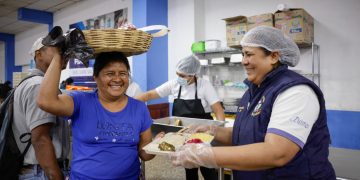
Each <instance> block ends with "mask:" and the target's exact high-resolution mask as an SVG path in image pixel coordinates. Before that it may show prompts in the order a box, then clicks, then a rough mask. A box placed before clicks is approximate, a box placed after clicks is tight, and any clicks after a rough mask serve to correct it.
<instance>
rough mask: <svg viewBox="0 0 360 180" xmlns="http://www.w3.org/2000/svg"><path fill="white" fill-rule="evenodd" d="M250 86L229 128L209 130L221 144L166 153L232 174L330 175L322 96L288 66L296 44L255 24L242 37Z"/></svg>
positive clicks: (296, 53) (204, 128) (182, 163)
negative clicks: (228, 169) (228, 170)
mask: <svg viewBox="0 0 360 180" xmlns="http://www.w3.org/2000/svg"><path fill="white" fill-rule="evenodd" d="M241 46H242V52H243V60H242V64H243V66H244V68H245V70H246V72H247V79H246V80H245V83H246V84H247V85H248V86H249V89H248V91H247V92H246V93H245V94H244V96H243V97H242V99H241V102H240V104H239V107H238V113H237V116H236V120H235V123H234V127H233V128H222V127H216V126H214V125H212V126H206V125H201V126H197V127H196V126H194V127H192V128H191V130H190V132H202V131H210V132H211V133H212V134H213V135H214V136H215V140H216V141H218V142H219V143H222V144H223V145H224V147H209V146H206V145H204V144H187V145H184V146H183V147H182V148H181V150H179V151H177V152H174V153H172V154H171V155H170V158H171V160H172V163H173V164H174V165H177V166H183V167H187V168H193V167H198V166H205V167H210V168H216V167H226V168H230V169H233V176H234V179H251V180H258V179H259V180H260V179H261V180H262V179H324V180H328V179H335V172H334V169H333V167H332V165H331V164H330V162H329V161H328V155H329V143H330V135H329V131H328V127H327V119H326V111H325V101H324V97H323V94H322V92H321V90H320V89H319V88H318V86H316V85H315V84H314V83H313V82H312V81H310V80H308V79H307V78H305V77H303V76H301V75H299V74H297V73H295V72H293V71H291V70H289V69H288V66H296V65H297V63H298V62H299V58H300V57H299V56H300V52H299V48H298V47H297V45H296V44H295V43H294V42H293V41H292V40H291V39H289V38H288V37H287V36H285V35H284V34H283V33H282V32H281V31H280V30H278V29H275V28H272V27H265V26H260V27H256V28H254V29H251V30H250V31H249V32H248V33H247V34H245V36H244V37H243V39H242V41H241Z"/></svg>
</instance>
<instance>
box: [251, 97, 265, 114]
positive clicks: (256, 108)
mask: <svg viewBox="0 0 360 180" xmlns="http://www.w3.org/2000/svg"><path fill="white" fill-rule="evenodd" d="M264 102H265V96H263V97H262V98H261V99H260V100H259V102H258V104H257V105H256V106H255V108H254V111H253V112H252V113H251V116H257V115H259V114H260V113H261V107H262V105H263V104H264Z"/></svg>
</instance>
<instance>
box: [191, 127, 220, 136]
mask: <svg viewBox="0 0 360 180" xmlns="http://www.w3.org/2000/svg"><path fill="white" fill-rule="evenodd" d="M217 128H218V126H217V125H208V124H192V125H190V126H189V128H188V129H187V130H186V131H185V133H189V134H193V133H197V132H206V133H208V134H210V135H212V136H215V135H216V131H217Z"/></svg>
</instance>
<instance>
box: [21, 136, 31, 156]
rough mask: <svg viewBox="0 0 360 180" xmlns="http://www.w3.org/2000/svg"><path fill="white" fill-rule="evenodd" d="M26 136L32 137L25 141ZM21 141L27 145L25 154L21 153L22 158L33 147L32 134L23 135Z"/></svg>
mask: <svg viewBox="0 0 360 180" xmlns="http://www.w3.org/2000/svg"><path fill="white" fill-rule="evenodd" d="M25 136H30V137H29V138H28V139H25V140H23V139H24V137H25ZM19 139H20V141H21V142H22V143H27V144H26V147H25V150H24V152H22V153H21V156H22V157H24V156H25V154H26V153H27V151H28V150H29V148H30V146H31V133H24V134H21V135H20V137H19Z"/></svg>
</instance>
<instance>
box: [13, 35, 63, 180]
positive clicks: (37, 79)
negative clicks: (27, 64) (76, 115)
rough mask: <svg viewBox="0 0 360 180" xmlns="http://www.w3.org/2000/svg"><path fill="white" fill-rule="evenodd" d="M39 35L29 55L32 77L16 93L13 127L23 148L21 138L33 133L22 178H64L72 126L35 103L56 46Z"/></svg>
mask: <svg viewBox="0 0 360 180" xmlns="http://www.w3.org/2000/svg"><path fill="white" fill-rule="evenodd" d="M42 40H43V38H39V39H37V40H36V41H35V42H34V44H33V46H32V48H31V50H30V52H29V53H30V55H31V56H32V57H34V60H35V63H36V68H35V69H34V70H32V71H31V73H30V76H33V77H31V78H29V79H26V80H25V81H24V82H22V83H21V84H20V85H19V86H18V87H17V89H16V90H15V94H14V109H16V113H14V122H13V125H12V129H13V132H14V137H15V139H16V142H17V145H18V147H19V150H20V151H21V152H23V151H24V150H25V147H26V143H22V142H21V141H20V136H21V135H22V134H23V133H31V146H30V148H29V149H28V151H27V153H26V154H25V157H24V163H23V167H22V169H21V171H20V174H19V179H64V176H66V168H67V167H66V166H67V159H66V158H67V155H68V149H69V128H68V125H67V121H64V120H62V119H60V118H59V117H56V116H54V115H52V114H49V113H47V112H45V111H43V110H41V109H40V108H39V107H38V106H37V104H36V97H37V95H38V91H39V87H40V83H41V82H42V80H43V76H44V73H45V72H46V70H47V69H48V67H49V65H50V62H51V61H52V58H53V55H54V52H55V51H57V49H56V48H54V47H47V46H44V45H43V44H42Z"/></svg>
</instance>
